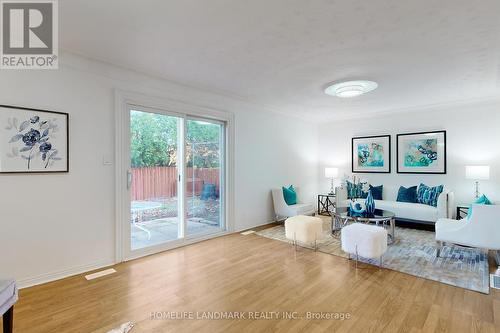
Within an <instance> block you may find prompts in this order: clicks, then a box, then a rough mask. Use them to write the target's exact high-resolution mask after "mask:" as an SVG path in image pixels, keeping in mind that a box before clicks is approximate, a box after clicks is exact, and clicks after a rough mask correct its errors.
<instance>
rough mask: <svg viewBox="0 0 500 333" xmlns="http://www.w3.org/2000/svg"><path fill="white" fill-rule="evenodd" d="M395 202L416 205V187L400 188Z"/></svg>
mask: <svg viewBox="0 0 500 333" xmlns="http://www.w3.org/2000/svg"><path fill="white" fill-rule="evenodd" d="M396 201H398V202H411V203H417V187H416V186H412V187H408V188H406V187H404V186H400V187H399V191H398V198H397V199H396Z"/></svg>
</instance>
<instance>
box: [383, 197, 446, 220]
mask: <svg viewBox="0 0 500 333" xmlns="http://www.w3.org/2000/svg"><path fill="white" fill-rule="evenodd" d="M375 208H377V209H383V210H388V211H391V212H393V213H394V214H396V217H398V218H401V219H409V220H417V221H426V222H436V221H437V220H438V218H439V216H438V209H437V208H436V207H433V206H429V205H424V204H419V203H410V202H397V201H387V200H376V201H375Z"/></svg>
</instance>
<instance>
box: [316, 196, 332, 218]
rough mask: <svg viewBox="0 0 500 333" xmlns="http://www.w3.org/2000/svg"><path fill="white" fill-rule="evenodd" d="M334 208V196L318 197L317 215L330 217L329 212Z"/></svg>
mask: <svg viewBox="0 0 500 333" xmlns="http://www.w3.org/2000/svg"><path fill="white" fill-rule="evenodd" d="M334 208H335V194H319V195H318V215H326V216H331V213H330V212H331V211H332V210H333V209H334Z"/></svg>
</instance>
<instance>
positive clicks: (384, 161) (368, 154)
mask: <svg viewBox="0 0 500 333" xmlns="http://www.w3.org/2000/svg"><path fill="white" fill-rule="evenodd" d="M351 150H352V172H353V173H354V172H357V173H391V136H390V135H381V136H366V137H356V138H352V146H351Z"/></svg>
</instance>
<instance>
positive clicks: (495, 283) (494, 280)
mask: <svg viewBox="0 0 500 333" xmlns="http://www.w3.org/2000/svg"><path fill="white" fill-rule="evenodd" d="M490 287H491V288H495V289H500V275H496V274H490Z"/></svg>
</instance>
